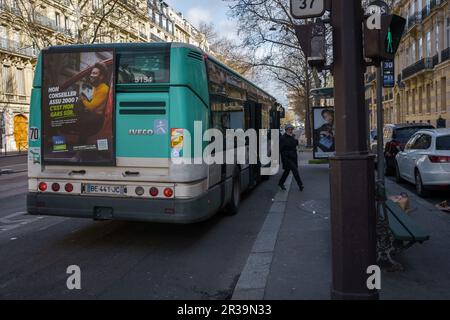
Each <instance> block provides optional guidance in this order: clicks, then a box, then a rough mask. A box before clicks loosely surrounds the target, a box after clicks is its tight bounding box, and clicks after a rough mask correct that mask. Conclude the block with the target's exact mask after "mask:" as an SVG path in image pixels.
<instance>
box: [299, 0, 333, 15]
mask: <svg viewBox="0 0 450 320" xmlns="http://www.w3.org/2000/svg"><path fill="white" fill-rule="evenodd" d="M324 12H325V0H291V14H292V16H293V17H294V18H297V19H306V18H313V17H321V16H322V15H323V14H324Z"/></svg>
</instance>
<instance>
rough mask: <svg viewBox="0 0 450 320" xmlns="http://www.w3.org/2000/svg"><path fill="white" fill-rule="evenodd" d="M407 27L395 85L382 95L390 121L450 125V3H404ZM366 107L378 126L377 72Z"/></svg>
mask: <svg viewBox="0 0 450 320" xmlns="http://www.w3.org/2000/svg"><path fill="white" fill-rule="evenodd" d="M393 12H394V13H396V14H398V15H401V16H402V17H404V18H405V19H407V22H406V28H405V33H404V35H403V38H402V40H401V43H400V46H399V49H398V51H397V55H396V58H395V75H396V83H395V87H394V88H393V89H384V91H383V110H384V113H385V123H418V122H424V123H431V124H432V125H434V126H436V127H437V126H445V127H450V103H449V101H450V81H449V80H450V6H449V1H448V0H399V1H396V3H395V6H394V10H393ZM366 103H367V104H368V105H369V110H370V124H371V128H375V127H376V79H375V70H374V69H371V70H369V71H368V73H367V74H366Z"/></svg>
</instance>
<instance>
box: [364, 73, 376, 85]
mask: <svg viewBox="0 0 450 320" xmlns="http://www.w3.org/2000/svg"><path fill="white" fill-rule="evenodd" d="M376 77H377V74H376V73H375V72H370V73H368V74H367V76H366V83H371V82H372V81H374V80H375V79H376Z"/></svg>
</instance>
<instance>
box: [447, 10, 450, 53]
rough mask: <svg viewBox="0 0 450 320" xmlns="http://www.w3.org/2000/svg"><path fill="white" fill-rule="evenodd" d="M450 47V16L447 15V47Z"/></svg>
mask: <svg viewBox="0 0 450 320" xmlns="http://www.w3.org/2000/svg"><path fill="white" fill-rule="evenodd" d="M448 47H450V17H447V48H448Z"/></svg>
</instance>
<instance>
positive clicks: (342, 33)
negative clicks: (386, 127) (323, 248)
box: [330, 0, 378, 299]
mask: <svg viewBox="0 0 450 320" xmlns="http://www.w3.org/2000/svg"><path fill="white" fill-rule="evenodd" d="M332 4H333V8H332V25H333V42H334V46H333V55H334V86H335V87H334V93H335V113H336V114H335V127H336V135H335V145H336V155H335V156H334V157H331V158H330V168H331V171H330V184H331V239H332V244H331V247H332V288H331V297H332V299H378V292H377V291H376V290H369V289H368V288H367V279H368V277H369V275H368V274H367V268H368V267H369V266H371V265H375V264H376V229H375V228H376V206H375V176H374V171H375V167H374V161H373V156H371V155H370V153H369V150H368V146H367V121H366V117H367V112H368V110H367V108H366V106H365V100H364V70H365V66H364V59H363V49H362V22H363V12H362V8H361V1H348V0H333V2H332Z"/></svg>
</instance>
